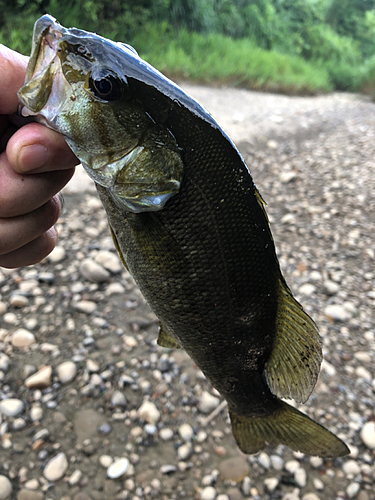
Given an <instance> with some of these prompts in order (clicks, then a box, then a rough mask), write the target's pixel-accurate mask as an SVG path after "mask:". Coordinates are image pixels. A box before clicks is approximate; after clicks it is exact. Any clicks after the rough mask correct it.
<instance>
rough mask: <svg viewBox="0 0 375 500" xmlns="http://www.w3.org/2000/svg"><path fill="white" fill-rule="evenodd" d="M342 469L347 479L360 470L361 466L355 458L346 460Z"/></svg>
mask: <svg viewBox="0 0 375 500" xmlns="http://www.w3.org/2000/svg"><path fill="white" fill-rule="evenodd" d="M342 469H343V471H344V472H345V474H346V476H347V477H348V478H349V479H352V478H353V477H354V476H356V475H357V474H359V473H360V472H361V468H360V466H359V465H358V463H357V462H356V461H355V460H348V461H347V462H345V463H344V465H343V467H342Z"/></svg>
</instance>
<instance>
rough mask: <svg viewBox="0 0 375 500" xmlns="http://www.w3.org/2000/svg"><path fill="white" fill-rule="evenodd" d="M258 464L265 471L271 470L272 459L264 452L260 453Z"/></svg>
mask: <svg viewBox="0 0 375 500" xmlns="http://www.w3.org/2000/svg"><path fill="white" fill-rule="evenodd" d="M258 462H259V463H260V465H261V466H262V467H263V468H264V469H269V468H270V466H271V459H270V457H269V456H268V455H267V453H265V452H264V451H262V452H261V453H259V456H258Z"/></svg>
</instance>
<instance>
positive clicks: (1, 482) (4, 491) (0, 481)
mask: <svg viewBox="0 0 375 500" xmlns="http://www.w3.org/2000/svg"><path fill="white" fill-rule="evenodd" d="M12 491H13V487H12V483H11V482H10V481H9V479H8V478H7V477H6V476H3V475H0V500H7V499H8V498H9V497H10V495H11V494H12Z"/></svg>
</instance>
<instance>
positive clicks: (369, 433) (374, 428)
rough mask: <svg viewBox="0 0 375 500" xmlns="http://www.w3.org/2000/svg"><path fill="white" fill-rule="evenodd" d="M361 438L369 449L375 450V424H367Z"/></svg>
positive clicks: (363, 428)
mask: <svg viewBox="0 0 375 500" xmlns="http://www.w3.org/2000/svg"><path fill="white" fill-rule="evenodd" d="M361 438H362V441H363V442H364V444H365V445H366V446H367V448H370V449H371V450H375V422H372V421H371V422H366V423H365V425H364V426H363V427H362V430H361Z"/></svg>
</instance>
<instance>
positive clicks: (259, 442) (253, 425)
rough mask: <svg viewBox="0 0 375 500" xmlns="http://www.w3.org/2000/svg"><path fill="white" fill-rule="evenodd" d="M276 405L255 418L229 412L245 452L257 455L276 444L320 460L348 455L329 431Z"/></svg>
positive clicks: (235, 432) (301, 415)
mask: <svg viewBox="0 0 375 500" xmlns="http://www.w3.org/2000/svg"><path fill="white" fill-rule="evenodd" d="M279 403H280V404H279V407H278V408H277V409H276V410H275V411H274V412H273V413H272V414H270V415H267V416H265V417H257V418H252V417H248V416H246V415H240V414H237V413H236V412H235V411H233V410H232V409H229V414H230V419H231V422H232V429H233V435H234V437H235V439H236V441H237V444H238V446H239V448H240V449H241V450H242V451H243V452H244V453H247V454H253V453H257V452H258V451H260V450H262V449H263V448H265V447H266V446H267V445H270V446H277V445H279V444H284V445H286V446H289V447H290V448H292V449H293V450H295V451H300V452H302V453H305V454H307V455H315V456H319V457H331V458H333V457H342V456H344V455H347V454H348V453H350V450H349V449H348V447H347V446H346V444H345V443H344V442H343V441H341V439H339V438H338V437H336V436H335V435H334V434H332V432H330V431H328V430H327V429H325V428H324V427H323V426H321V425H320V424H318V423H316V422H314V421H313V420H311V418H309V417H308V416H307V415H305V414H303V413H301V412H300V411H299V410H296V409H295V408H293V407H292V406H290V405H288V404H287V403H284V402H283V401H279Z"/></svg>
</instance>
